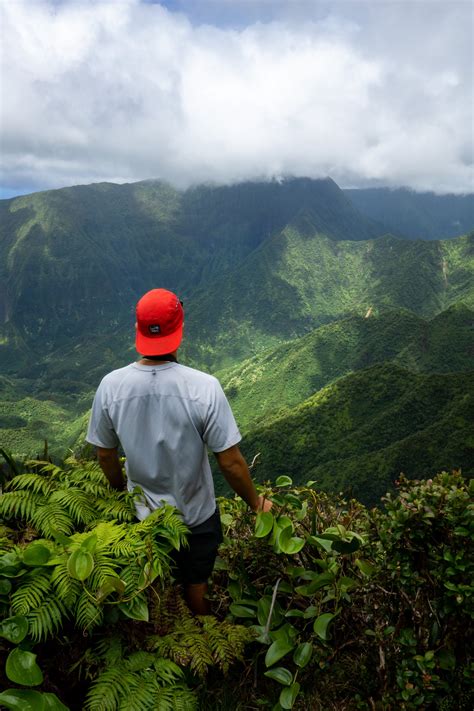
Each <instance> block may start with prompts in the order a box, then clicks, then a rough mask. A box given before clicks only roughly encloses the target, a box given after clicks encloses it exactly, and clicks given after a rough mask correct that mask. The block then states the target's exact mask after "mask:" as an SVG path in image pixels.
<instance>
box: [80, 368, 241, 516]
mask: <svg viewBox="0 0 474 711" xmlns="http://www.w3.org/2000/svg"><path fill="white" fill-rule="evenodd" d="M86 439H87V441H88V442H89V443H90V444H94V445H96V446H98V447H105V448H108V449H112V448H114V447H117V446H118V444H119V442H120V444H121V445H122V447H123V450H124V452H125V456H126V464H125V469H126V472H127V480H128V489H129V491H132V490H133V488H134V487H135V486H137V485H138V486H140V487H141V488H142V490H143V493H144V499H143V500H142V501H141V502H138V503H137V515H138V518H140V519H143V518H146V516H147V515H148V514H149V513H150V511H152V510H154V509H155V508H157V507H158V506H160V505H161V503H162V502H163V501H165V502H166V503H169V504H172V505H173V506H176V507H177V508H178V509H179V511H181V513H182V514H183V519H184V522H185V523H186V524H187V525H188V526H197V525H199V524H200V523H203V522H204V521H205V520H206V519H208V518H209V517H210V516H211V515H212V514H213V512H214V510H215V507H216V502H215V495H214V483H213V480H212V474H211V468H210V466H209V459H208V454H207V447H209V449H211V450H212V451H213V452H222V451H224V450H225V449H228V448H229V447H232V446H233V445H235V444H237V443H238V442H240V440H241V436H240V432H239V430H238V428H237V424H236V422H235V419H234V416H233V414H232V410H231V409H230V406H229V403H228V402H227V399H226V397H225V395H224V392H223V390H222V388H221V386H220V384H219V381H218V380H217V379H216V378H214V377H213V376H212V375H207V373H202V372H201V371H199V370H194V369H193V368H187V367H186V366H183V365H179V364H177V363H165V364H163V365H152V366H148V365H139V364H138V363H132V364H130V365H127V366H126V367H125V368H120V369H119V370H114V371H112V372H111V373H109V374H108V375H106V376H105V378H104V379H103V380H102V382H101V383H100V385H99V388H98V390H97V392H96V395H95V398H94V403H93V406H92V414H91V418H90V422H89V429H88V432H87V437H86Z"/></svg>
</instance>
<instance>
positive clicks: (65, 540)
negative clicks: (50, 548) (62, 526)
mask: <svg viewBox="0 0 474 711" xmlns="http://www.w3.org/2000/svg"><path fill="white" fill-rule="evenodd" d="M51 535H52V536H53V538H54V540H55V541H57V543H60V544H61V545H62V546H64V547H65V548H67V547H68V546H69V545H70V544H71V539H70V537H69V536H66V534H65V533H61V531H56V530H53V531H51Z"/></svg>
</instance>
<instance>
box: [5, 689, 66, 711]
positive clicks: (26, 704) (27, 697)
mask: <svg viewBox="0 0 474 711" xmlns="http://www.w3.org/2000/svg"><path fill="white" fill-rule="evenodd" d="M44 696H45V695H44V694H40V692H39V691H31V690H30V689H8V690H7V691H3V692H2V693H1V694H0V705H1V706H2V707H3V706H4V707H5V708H6V709H12V711H45V708H46V707H45V701H44ZM64 708H66V707H64Z"/></svg>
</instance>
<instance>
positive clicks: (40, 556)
mask: <svg viewBox="0 0 474 711" xmlns="http://www.w3.org/2000/svg"><path fill="white" fill-rule="evenodd" d="M50 558H51V551H50V550H49V548H46V546H43V545H42V544H41V543H30V545H29V546H28V547H27V548H25V549H24V551H23V562H24V563H25V565H44V564H45V563H47V562H48V560H49V559H50Z"/></svg>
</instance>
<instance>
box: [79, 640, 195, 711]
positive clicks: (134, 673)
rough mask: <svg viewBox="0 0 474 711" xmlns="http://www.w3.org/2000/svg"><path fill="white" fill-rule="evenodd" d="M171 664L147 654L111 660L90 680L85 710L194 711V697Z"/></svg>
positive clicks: (174, 665)
mask: <svg viewBox="0 0 474 711" xmlns="http://www.w3.org/2000/svg"><path fill="white" fill-rule="evenodd" d="M183 681H184V674H183V671H182V669H180V667H179V666H178V665H177V664H175V663H174V662H172V661H170V660H168V659H163V658H162V657H158V656H155V655H153V654H151V653H147V652H135V653H134V654H131V655H130V656H128V657H125V658H124V657H122V658H120V660H115V662H114V666H113V667H108V666H107V667H105V668H104V669H103V670H102V671H101V672H100V673H99V675H98V677H97V679H96V680H94V682H93V684H92V686H91V689H90V691H89V693H88V695H87V699H86V704H85V707H84V708H85V709H86V711H145V710H146V709H149V710H150V711H151V710H152V709H153V710H154V709H156V710H157V711H195V710H196V709H197V703H196V697H195V695H194V694H193V693H192V692H191V691H190V690H189V689H188V688H187V687H186V685H185V684H184V683H183Z"/></svg>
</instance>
